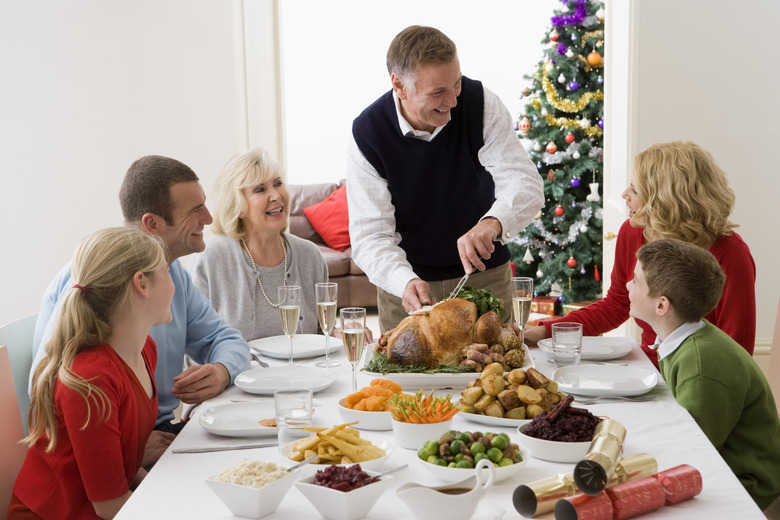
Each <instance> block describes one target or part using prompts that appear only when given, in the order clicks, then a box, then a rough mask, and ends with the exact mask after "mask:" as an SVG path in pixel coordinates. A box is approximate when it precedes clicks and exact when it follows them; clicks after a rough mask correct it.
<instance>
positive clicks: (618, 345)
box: [537, 336, 636, 361]
mask: <svg viewBox="0 0 780 520" xmlns="http://www.w3.org/2000/svg"><path fill="white" fill-rule="evenodd" d="M537 345H538V346H539V349H541V350H542V351H543V352H545V353H546V354H549V355H550V356H552V339H551V338H547V339H541V340H539V343H537ZM635 345H636V341H634V338H612V337H606V336H583V338H582V359H584V360H586V361H605V360H607V359H617V358H621V357H623V356H625V355H626V354H628V353H629V352H631V349H632V348H633V347H634V346H635Z"/></svg>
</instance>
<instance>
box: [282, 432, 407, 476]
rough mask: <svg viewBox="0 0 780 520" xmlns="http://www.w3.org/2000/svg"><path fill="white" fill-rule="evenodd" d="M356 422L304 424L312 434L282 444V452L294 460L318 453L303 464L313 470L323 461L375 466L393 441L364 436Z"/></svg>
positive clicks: (370, 467)
mask: <svg viewBox="0 0 780 520" xmlns="http://www.w3.org/2000/svg"><path fill="white" fill-rule="evenodd" d="M353 426H355V423H344V424H339V425H336V426H331V427H330V428H314V427H307V428H304V429H305V430H307V431H310V432H311V433H312V435H311V436H310V437H305V438H303V439H298V440H297V441H294V442H291V443H289V444H286V445H284V446H282V448H281V450H280V453H281V455H282V456H283V457H284V458H286V459H289V460H292V461H295V462H300V461H302V460H304V459H308V458H309V457H311V456H313V455H317V456H318V458H317V459H316V460H315V461H314V462H313V463H311V464H309V465H307V466H304V467H303V468H302V470H303V471H304V472H307V473H314V472H315V471H316V470H317V469H319V468H321V467H322V465H323V464H339V465H344V466H347V465H351V464H358V463H359V464H360V467H362V468H363V469H367V470H376V469H377V468H379V467H380V466H381V465H382V464H384V463H385V460H387V457H389V456H390V454H391V453H392V451H393V445H392V444H391V443H389V442H387V441H384V440H371V439H370V438H365V437H363V436H361V434H360V431H359V430H356V429H355V428H353ZM318 466H319V468H318Z"/></svg>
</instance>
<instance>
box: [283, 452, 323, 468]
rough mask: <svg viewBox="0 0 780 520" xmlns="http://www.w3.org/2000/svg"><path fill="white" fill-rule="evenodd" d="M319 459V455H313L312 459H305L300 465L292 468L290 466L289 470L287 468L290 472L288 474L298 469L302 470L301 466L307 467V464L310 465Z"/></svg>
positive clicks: (294, 465)
mask: <svg viewBox="0 0 780 520" xmlns="http://www.w3.org/2000/svg"><path fill="white" fill-rule="evenodd" d="M318 458H320V456H319V455H312V456H311V457H309V458H308V459H303V460H302V461H300V462H299V463H298V464H293V465H292V466H290V467H289V468H287V471H288V472H290V471H294V470H296V469H298V468H300V467H301V466H305V465H306V464H310V463H312V462H314V461H315V460H317V459H318Z"/></svg>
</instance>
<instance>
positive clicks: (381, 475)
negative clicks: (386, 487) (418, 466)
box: [376, 464, 409, 478]
mask: <svg viewBox="0 0 780 520" xmlns="http://www.w3.org/2000/svg"><path fill="white" fill-rule="evenodd" d="M408 465H409V464H401V465H400V466H398V467H397V468H393V469H390V470H387V471H385V472H384V473H380V474H379V475H377V476H376V477H377V478H382V477H384V476H385V475H389V474H390V473H395V472H396V471H400V470H402V469H404V468H405V467H407V466H408Z"/></svg>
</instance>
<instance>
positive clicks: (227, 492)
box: [206, 460, 299, 518]
mask: <svg viewBox="0 0 780 520" xmlns="http://www.w3.org/2000/svg"><path fill="white" fill-rule="evenodd" d="M298 471H299V470H295V471H292V472H290V471H287V470H286V469H285V468H283V467H282V466H279V465H277V464H274V463H273V462H263V461H250V460H244V461H242V462H240V463H239V464H236V465H235V466H232V467H229V468H227V469H225V470H224V471H222V472H221V473H220V474H219V475H214V476H213V477H211V478H208V479H206V484H207V485H208V486H209V488H211V490H212V491H213V492H214V493H215V494H216V495H217V496H218V497H219V499H220V500H222V502H223V503H224V504H225V505H226V506H227V508H228V509H229V510H230V512H231V513H233V515H235V516H243V517H245V518H262V517H264V516H266V515H269V514H271V513H273V512H274V511H276V509H277V508H278V507H279V504H280V503H281V501H282V498H284V495H286V494H287V491H289V489H290V487H291V486H292V485H293V482H295V480H296V479H297V478H298V475H299V473H298Z"/></svg>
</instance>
